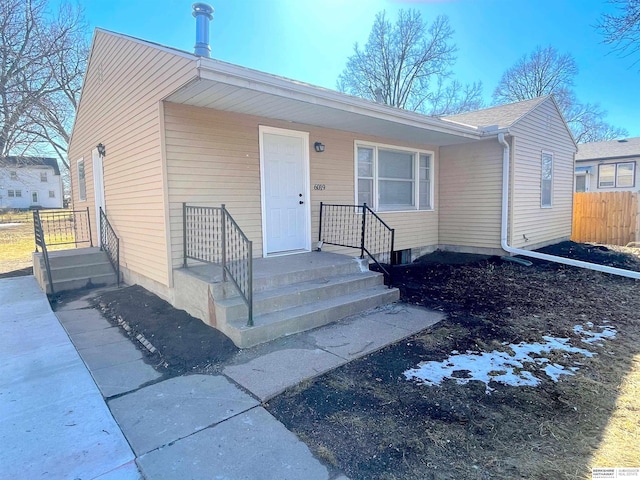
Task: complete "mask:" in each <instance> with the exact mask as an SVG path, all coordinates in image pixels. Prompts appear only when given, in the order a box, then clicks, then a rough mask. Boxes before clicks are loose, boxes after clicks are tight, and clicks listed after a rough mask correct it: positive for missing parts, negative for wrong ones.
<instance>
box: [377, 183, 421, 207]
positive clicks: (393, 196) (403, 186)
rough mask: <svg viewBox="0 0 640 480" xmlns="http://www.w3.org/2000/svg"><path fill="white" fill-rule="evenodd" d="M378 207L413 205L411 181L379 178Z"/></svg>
mask: <svg viewBox="0 0 640 480" xmlns="http://www.w3.org/2000/svg"><path fill="white" fill-rule="evenodd" d="M378 186H379V189H380V207H381V208H384V207H387V208H389V207H413V204H414V202H413V182H406V181H397V180H380V181H379V182H378Z"/></svg>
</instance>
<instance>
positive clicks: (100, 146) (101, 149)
mask: <svg viewBox="0 0 640 480" xmlns="http://www.w3.org/2000/svg"><path fill="white" fill-rule="evenodd" d="M96 148H97V149H98V155H100V156H101V157H102V158H104V157H106V156H107V149H106V147H105V146H104V145H103V144H101V143H99V144H98V145H96Z"/></svg>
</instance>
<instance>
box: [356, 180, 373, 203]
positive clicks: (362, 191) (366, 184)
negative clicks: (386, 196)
mask: <svg viewBox="0 0 640 480" xmlns="http://www.w3.org/2000/svg"><path fill="white" fill-rule="evenodd" d="M363 203H366V204H367V205H369V206H371V207H373V180H366V179H365V180H363V179H361V178H359V179H358V205H362V204H363Z"/></svg>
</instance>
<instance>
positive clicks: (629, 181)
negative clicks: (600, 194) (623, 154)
mask: <svg viewBox="0 0 640 480" xmlns="http://www.w3.org/2000/svg"><path fill="white" fill-rule="evenodd" d="M635 180H636V162H624V163H608V164H602V165H598V188H625V187H633V186H635V183H636V182H635Z"/></svg>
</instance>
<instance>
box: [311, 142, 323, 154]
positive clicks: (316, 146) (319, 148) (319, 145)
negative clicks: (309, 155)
mask: <svg viewBox="0 0 640 480" xmlns="http://www.w3.org/2000/svg"><path fill="white" fill-rule="evenodd" d="M313 148H314V149H315V150H316V152H318V153H322V152H324V144H323V143H320V142H316V143H314V144H313Z"/></svg>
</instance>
